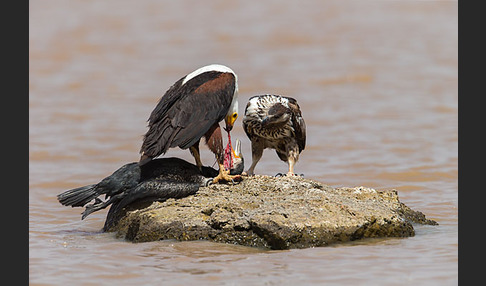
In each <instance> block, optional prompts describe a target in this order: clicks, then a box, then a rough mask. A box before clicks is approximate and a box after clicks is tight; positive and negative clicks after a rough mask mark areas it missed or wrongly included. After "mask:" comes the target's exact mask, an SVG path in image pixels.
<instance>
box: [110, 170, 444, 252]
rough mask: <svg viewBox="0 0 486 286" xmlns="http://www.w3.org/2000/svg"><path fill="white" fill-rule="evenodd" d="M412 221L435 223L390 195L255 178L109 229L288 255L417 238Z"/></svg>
mask: <svg viewBox="0 0 486 286" xmlns="http://www.w3.org/2000/svg"><path fill="white" fill-rule="evenodd" d="M138 207H140V206H138ZM412 223H420V224H432V225H434V224H437V222H435V221H433V220H429V219H426V218H425V216H424V215H423V214H422V213H421V212H418V211H414V210H411V209H410V208H408V207H407V206H406V205H404V204H403V203H401V202H400V201H399V199H398V193H397V191H395V190H386V191H376V190H374V189H370V188H365V187H355V188H332V187H329V186H326V185H323V184H322V183H320V182H317V181H314V180H309V179H304V178H300V177H294V178H289V177H281V178H274V177H269V176H259V175H257V176H253V177H248V178H245V179H244V180H243V181H242V182H240V183H238V184H235V185H223V184H217V185H210V186H209V187H202V188H200V189H199V191H198V192H197V193H196V194H195V195H193V196H189V197H185V198H182V199H168V200H167V201H164V202H153V203H152V204H151V205H149V206H148V207H145V208H142V209H133V210H127V211H126V214H124V215H123V216H122V217H121V219H120V221H119V223H118V224H117V225H115V226H114V227H113V228H111V229H109V230H108V231H116V232H117V236H119V237H124V238H125V239H127V240H129V241H132V242H145V241H154V240H162V239H177V240H198V239H205V240H210V241H215V242H224V243H233V244H239V245H246V246H255V247H264V248H270V249H289V248H306V247H314V246H325V245H329V244H332V243H336V242H344V241H350V240H356V239H361V238H368V237H409V236H413V235H414V234H415V232H414V228H413V226H412Z"/></svg>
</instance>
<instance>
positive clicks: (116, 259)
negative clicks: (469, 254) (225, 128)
mask: <svg viewBox="0 0 486 286" xmlns="http://www.w3.org/2000/svg"><path fill="white" fill-rule="evenodd" d="M29 4H30V7H29V14H30V16H29V17H30V21H29V44H30V48H29V56H30V66H29V72H30V75H29V91H30V95H29V124H30V128H29V141H30V142H29V158H30V165H29V186H30V190H29V280H30V282H31V284H32V285H40V284H43V285H45V284H50V285H64V284H68V283H69V284H79V285H83V284H117V285H134V284H135V285H136V284H138V285H151V284H156V283H159V284H160V283H162V282H163V285H187V284H189V283H192V284H194V283H202V285H205V284H216V285H240V284H241V285H243V284H246V285H295V283H296V282H302V283H305V284H306V285H307V284H323V283H328V284H353V285H355V284H360V285H363V284H364V285H380V284H382V285H411V284H413V285H456V284H457V275H458V274H457V273H458V267H457V262H458V256H457V250H458V239H457V235H458V232H457V229H458V220H457V217H458V209H457V208H458V196H457V194H458V185H457V173H458V168H457V160H458V157H457V141H458V137H457V135H458V126H457V106H458V104H457V87H458V73H457V64H458V56H457V51H458V49H457V44H458V42H457V40H458V30H457V11H458V7H457V1H371V0H370V1H260V2H259V3H258V4H256V3H251V4H250V3H248V1H237V0H230V1H228V0H225V1H223V0H221V1H204V2H203V1H130V2H129V1H121V2H120V1H114V0H108V1H79V0H73V1H61V0H57V1H56V0H47V1H30V3H29ZM210 63H222V64H225V65H228V66H230V67H231V68H232V69H233V70H234V71H235V72H236V73H237V74H238V79H239V90H240V94H239V102H240V106H239V111H240V116H242V113H243V111H244V107H245V105H246V102H247V100H248V98H249V97H251V96H253V95H256V94H262V93H276V94H283V95H288V96H293V97H295V98H296V99H297V100H298V102H299V104H300V106H301V109H302V111H303V115H304V118H305V120H306V123H307V134H308V138H307V146H306V149H305V151H304V152H303V153H302V154H301V158H300V161H299V162H298V163H297V165H296V167H295V170H296V172H298V173H304V174H305V177H307V178H312V179H316V180H319V181H321V182H323V183H325V184H328V185H330V186H333V187H340V186H347V187H353V186H367V187H372V188H375V189H380V190H382V189H396V190H398V192H399V196H400V199H401V201H402V202H404V203H405V204H407V205H408V206H410V207H411V208H413V209H415V210H419V211H422V212H423V213H425V214H426V215H427V217H428V218H431V219H434V220H436V221H438V222H439V224H440V225H439V226H421V225H416V226H415V230H416V235H415V236H414V237H411V238H404V239H397V238H395V239H371V240H363V241H356V242H350V243H345V244H339V245H334V246H329V247H321V248H310V249H302V250H288V251H265V250H261V249H254V248H248V247H241V246H233V245H224V244H216V243H211V242H207V241H195V242H177V241H157V242H150V243H140V244H133V243H129V242H125V241H124V240H122V239H118V238H116V237H115V235H114V234H111V233H101V231H100V230H101V228H102V226H103V223H104V219H105V216H106V210H103V211H100V212H97V213H94V214H92V215H90V216H89V217H88V218H87V219H85V220H83V221H81V220H80V213H81V211H82V210H81V209H79V208H68V207H64V206H61V205H60V204H59V203H58V202H57V200H56V195H57V194H59V193H60V192H62V191H64V190H66V189H69V188H74V187H78V186H82V185H87V184H92V183H95V182H98V181H100V180H101V179H102V178H104V177H106V176H107V175H109V174H111V173H112V172H113V171H115V170H116V169H118V168H119V167H120V166H122V165H123V164H125V163H128V162H133V161H137V160H138V158H139V154H138V151H139V148H140V145H141V142H142V141H141V140H142V136H143V134H144V133H145V132H146V130H147V129H146V124H147V122H146V120H147V118H148V116H149V114H150V112H151V111H152V109H153V108H154V107H155V105H156V103H157V101H158V99H159V98H160V97H161V96H162V95H163V93H164V92H165V91H166V90H167V89H168V88H169V87H170V86H171V85H172V84H173V83H174V82H175V81H176V80H178V79H179V78H181V77H182V76H184V75H185V74H187V73H189V72H191V71H193V70H194V69H196V68H198V67H200V66H203V65H206V64H210ZM232 137H233V138H240V139H241V140H242V144H243V152H244V155H245V157H246V159H247V166H249V164H250V161H251V151H250V142H249V140H248V139H247V138H246V135H245V134H244V132H243V129H242V128H241V117H240V118H239V119H238V120H237V123H236V127H235V129H234V131H233V133H232ZM201 153H202V160H203V162H204V163H205V164H206V165H212V164H214V156H213V154H211V152H210V151H209V150H208V149H207V147H205V146H203V145H201ZM166 156H178V157H182V158H184V159H187V160H188V161H190V162H192V161H193V159H192V157H191V155H190V154H189V152H188V151H187V150H186V151H183V150H179V149H171V150H170V151H169V152H168V153H167V155H166ZM286 170H287V166H286V165H285V163H283V162H281V161H280V160H279V159H278V157H277V156H276V154H275V152H274V151H270V150H267V151H266V152H264V156H263V158H262V160H261V161H260V162H259V164H258V166H257V168H256V172H257V173H260V174H267V175H274V174H276V173H278V172H286Z"/></svg>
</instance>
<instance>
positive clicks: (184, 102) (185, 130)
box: [139, 64, 238, 183]
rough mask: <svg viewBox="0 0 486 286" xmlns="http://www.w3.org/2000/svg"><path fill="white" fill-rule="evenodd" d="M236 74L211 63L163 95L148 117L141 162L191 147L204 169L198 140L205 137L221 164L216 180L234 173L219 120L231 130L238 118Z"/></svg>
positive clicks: (198, 162)
mask: <svg viewBox="0 0 486 286" xmlns="http://www.w3.org/2000/svg"><path fill="white" fill-rule="evenodd" d="M237 97H238V82H237V76H236V74H235V73H234V72H233V70H231V69H230V68H229V67H226V66H223V65H218V64H212V65H208V66H204V67H201V68H199V69H197V70H195V71H193V72H191V73H189V74H188V75H186V76H184V77H182V78H181V79H179V80H178V81H177V82H176V83H175V84H174V85H172V86H171V87H170V88H169V89H168V90H167V91H166V93H165V94H164V95H163V96H162V98H161V99H160V101H159V102H158V104H157V106H156V107H155V108H154V110H153V111H152V113H151V114H150V117H149V119H148V128H149V130H148V131H147V133H146V134H145V136H144V138H143V143H142V147H141V148H140V154H141V157H140V161H139V165H140V166H143V165H144V164H146V163H147V162H149V161H150V160H152V159H153V158H155V157H157V156H159V155H161V154H164V153H165V152H167V150H168V149H169V148H173V147H179V148H181V149H188V148H189V149H190V151H191V154H192V155H193V156H194V158H195V160H196V165H197V166H198V167H199V169H201V167H202V162H201V158H200V154H199V141H200V140H201V138H202V137H204V138H205V141H206V144H207V145H208V147H209V149H210V150H211V151H212V152H213V153H214V155H215V157H216V161H217V162H218V165H219V175H218V176H217V177H215V178H214V180H213V181H214V182H215V183H216V182H219V181H220V180H225V181H231V180H232V179H233V178H234V176H231V175H230V174H229V170H226V169H225V168H224V166H223V163H224V147H223V138H222V135H221V128H220V126H219V122H220V121H222V120H223V119H224V120H225V123H226V126H225V130H226V131H227V132H228V135H229V132H230V131H231V129H232V128H233V124H234V122H235V120H236V118H237V117H238V100H237Z"/></svg>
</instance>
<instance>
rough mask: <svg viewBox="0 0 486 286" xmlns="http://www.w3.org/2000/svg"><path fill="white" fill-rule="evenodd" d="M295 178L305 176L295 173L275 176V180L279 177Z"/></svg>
mask: <svg viewBox="0 0 486 286" xmlns="http://www.w3.org/2000/svg"><path fill="white" fill-rule="evenodd" d="M293 176H297V177H302V178H303V177H304V174H294V173H287V174H282V173H277V174H275V178H278V177H293Z"/></svg>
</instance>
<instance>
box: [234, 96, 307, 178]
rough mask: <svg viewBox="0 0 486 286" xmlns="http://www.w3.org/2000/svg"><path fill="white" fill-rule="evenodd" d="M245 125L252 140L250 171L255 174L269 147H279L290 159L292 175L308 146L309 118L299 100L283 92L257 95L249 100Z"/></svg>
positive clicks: (277, 149)
mask: <svg viewBox="0 0 486 286" xmlns="http://www.w3.org/2000/svg"><path fill="white" fill-rule="evenodd" d="M243 129H244V130H245V133H246V135H247V136H248V138H249V139H250V141H251V153H252V163H251V166H250V168H249V169H248V171H246V173H247V174H248V175H253V174H254V170H255V166H256V164H257V163H258V161H259V160H260V158H261V157H262V154H263V150H264V149H266V148H271V149H275V151H276V152H277V155H278V157H279V158H280V159H281V160H282V161H284V162H288V165H289V171H288V172H287V175H288V176H291V175H294V165H295V163H296V162H297V161H298V160H299V154H300V153H301V152H302V150H304V148H305V138H306V135H305V122H304V118H302V113H301V111H300V107H299V105H298V104H297V100H295V99H294V98H292V97H286V96H280V95H271V94H265V95H256V96H253V97H251V98H250V99H249V100H248V104H247V105H246V108H245V116H244V118H243Z"/></svg>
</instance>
